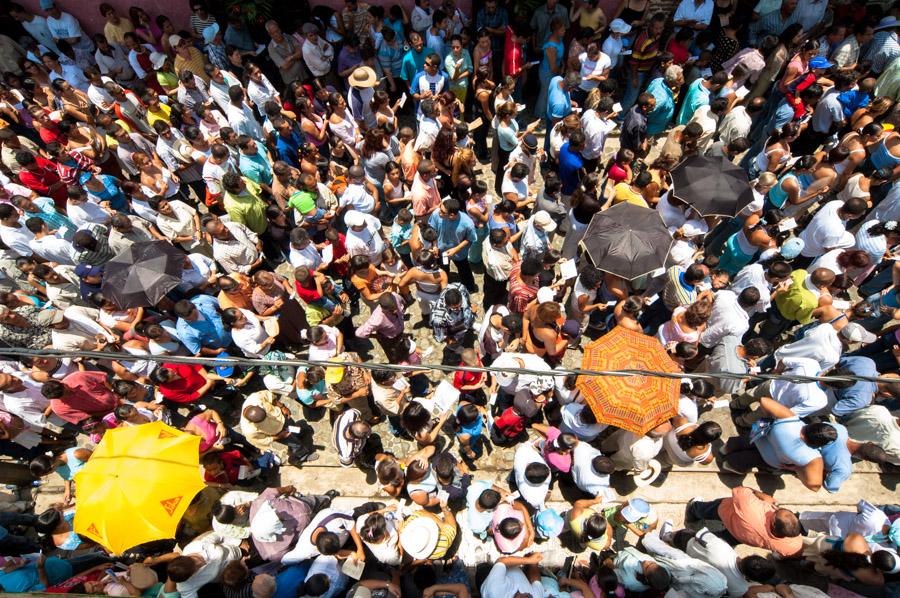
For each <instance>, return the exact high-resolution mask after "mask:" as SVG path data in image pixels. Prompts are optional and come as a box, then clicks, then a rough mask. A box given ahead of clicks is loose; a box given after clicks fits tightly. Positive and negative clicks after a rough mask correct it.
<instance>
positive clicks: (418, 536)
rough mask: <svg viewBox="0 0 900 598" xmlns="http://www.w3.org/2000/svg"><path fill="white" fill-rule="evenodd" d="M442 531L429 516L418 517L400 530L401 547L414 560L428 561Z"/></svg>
mask: <svg viewBox="0 0 900 598" xmlns="http://www.w3.org/2000/svg"><path fill="white" fill-rule="evenodd" d="M439 533H440V530H439V529H438V524H437V523H436V522H435V521H434V520H433V519H432V518H431V517H428V516H422V517H417V518H415V519H413V520H412V521H410V522H408V523H407V524H406V525H404V526H403V529H402V530H400V546H402V547H403V552H405V553H406V554H408V555H409V556H411V557H412V558H414V559H427V558H428V557H430V556H431V553H432V552H434V549H435V548H436V547H437V543H438V535H439Z"/></svg>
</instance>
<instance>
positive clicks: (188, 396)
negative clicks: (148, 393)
mask: <svg viewBox="0 0 900 598" xmlns="http://www.w3.org/2000/svg"><path fill="white" fill-rule="evenodd" d="M163 367H165V368H169V369H170V370H175V373H177V374H178V375H179V376H181V378H180V379H178V380H174V381H172V382H167V383H166V384H160V385H159V392H160V394H161V395H162V396H163V397H164V398H165V399H166V400H169V401H172V402H174V403H190V402H191V401H196V400H197V399H199V398H200V396H199V395H198V394H197V391H198V390H200V388H201V387H202V386H203V385H204V384H206V378H204V377H203V376H201V375H200V370H201V369H202V367H201V366H199V365H194V364H191V363H164V364H163Z"/></svg>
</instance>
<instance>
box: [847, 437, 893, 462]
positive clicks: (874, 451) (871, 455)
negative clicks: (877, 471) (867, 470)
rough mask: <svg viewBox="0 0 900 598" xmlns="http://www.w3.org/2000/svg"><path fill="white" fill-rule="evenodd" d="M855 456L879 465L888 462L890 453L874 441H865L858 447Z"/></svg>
mask: <svg viewBox="0 0 900 598" xmlns="http://www.w3.org/2000/svg"><path fill="white" fill-rule="evenodd" d="M853 456H854V457H857V458H858V459H862V460H863V461H871V462H872V463H878V464H879V465H881V464H883V463H886V462H887V460H888V455H887V453H886V452H884V449H883V448H881V447H880V446H878V445H877V444H875V443H874V442H864V443H863V444H861V445H860V447H859V448H858V449H856V452H855V453H853Z"/></svg>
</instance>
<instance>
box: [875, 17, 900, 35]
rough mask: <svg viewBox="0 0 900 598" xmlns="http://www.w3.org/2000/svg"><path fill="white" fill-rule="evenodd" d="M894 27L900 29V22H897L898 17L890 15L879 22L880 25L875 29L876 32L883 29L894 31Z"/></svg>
mask: <svg viewBox="0 0 900 598" xmlns="http://www.w3.org/2000/svg"><path fill="white" fill-rule="evenodd" d="M894 27H900V20H897V17H894V16H890V15H889V16H886V17H884V18H882V19H881V20H880V21H878V25H877V26H876V27H875V31H881V30H882V29H893V28H894Z"/></svg>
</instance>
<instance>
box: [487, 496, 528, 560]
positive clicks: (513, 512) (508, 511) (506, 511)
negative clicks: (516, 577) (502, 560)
mask: <svg viewBox="0 0 900 598" xmlns="http://www.w3.org/2000/svg"><path fill="white" fill-rule="evenodd" d="M509 518H513V519H516V520H518V521H519V523H522V524H523V525H522V531H521V532H519V535H518V536H516V537H515V538H512V539H510V538H507V537H505V536H504V535H503V534H501V533H500V522H502V521H503V520H505V519H509ZM524 523H525V517H524V516H523V515H522V513H521V511H519V510H518V509H514V508H513V506H512V505H510V504H509V503H505V502H503V503H500V505H499V506H498V507H497V508H496V509H495V510H494V516H493V518H492V519H491V530H493V536H494V543H495V544H496V545H497V550H499V551H500V552H502V553H503V554H512V553H513V552H515V551H517V550H519V548H520V547H521V546H522V540H523V539H524V538H525V525H524Z"/></svg>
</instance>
